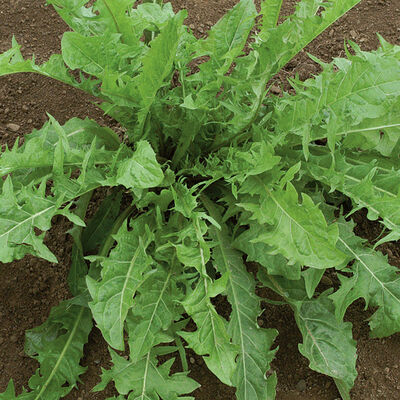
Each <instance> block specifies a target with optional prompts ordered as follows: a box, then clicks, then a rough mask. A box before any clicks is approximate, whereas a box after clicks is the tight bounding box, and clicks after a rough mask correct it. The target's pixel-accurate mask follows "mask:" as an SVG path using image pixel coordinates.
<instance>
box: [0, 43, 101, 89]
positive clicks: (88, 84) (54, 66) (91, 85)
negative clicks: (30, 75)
mask: <svg viewBox="0 0 400 400" xmlns="http://www.w3.org/2000/svg"><path fill="white" fill-rule="evenodd" d="M19 72H35V73H38V74H40V75H44V76H47V77H49V78H53V79H56V80H58V81H60V82H63V83H66V84H68V85H70V86H73V87H76V88H79V89H82V90H84V91H86V92H88V93H90V94H94V95H98V94H99V93H98V89H97V85H98V83H99V81H97V80H92V79H85V78H84V77H83V76H81V79H80V81H77V80H76V79H75V78H74V77H73V76H72V75H71V74H70V72H69V70H68V68H67V67H66V66H65V64H64V60H63V58H62V56H61V55H59V54H53V55H52V56H51V57H50V58H49V60H48V61H47V62H45V63H44V64H42V65H36V64H35V61H34V60H30V59H28V60H24V58H23V57H22V54H21V51H20V46H19V45H18V43H17V41H16V40H15V38H13V41H12V48H11V49H10V50H7V51H6V52H4V53H2V54H0V76H3V75H10V74H16V73H19Z"/></svg>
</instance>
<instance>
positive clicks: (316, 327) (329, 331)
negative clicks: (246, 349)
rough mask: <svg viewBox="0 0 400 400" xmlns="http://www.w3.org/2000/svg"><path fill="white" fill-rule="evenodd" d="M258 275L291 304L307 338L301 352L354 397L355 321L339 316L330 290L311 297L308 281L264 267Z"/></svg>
mask: <svg viewBox="0 0 400 400" xmlns="http://www.w3.org/2000/svg"><path fill="white" fill-rule="evenodd" d="M258 278H259V279H260V280H261V282H262V283H263V284H264V285H266V286H267V287H269V288H271V289H272V290H274V291H275V292H277V293H278V294H279V295H281V296H282V297H283V298H284V299H285V301H287V302H288V303H289V304H290V305H291V307H292V309H293V311H294V315H295V318H296V323H297V326H298V327H299V329H300V332H301V335H302V337H303V343H301V344H299V351H300V353H301V354H302V355H303V356H304V357H306V358H308V359H309V360H310V365H309V366H310V368H311V369H313V370H315V371H317V372H320V373H322V374H325V375H328V376H331V377H332V378H333V379H334V380H335V383H336V385H337V387H338V389H339V391H340V394H341V396H342V398H343V399H345V400H350V395H349V392H350V389H351V388H352V387H353V384H354V380H355V378H356V376H357V370H356V359H357V356H356V342H355V341H354V340H353V338H352V325H351V323H350V322H343V321H342V320H338V319H337V318H336V316H335V307H334V304H333V302H332V300H331V299H329V297H328V296H327V293H323V294H321V295H320V296H319V297H316V298H312V299H309V298H308V296H307V292H306V288H305V283H304V280H299V281H289V280H284V279H282V278H280V277H271V276H268V275H267V274H266V273H265V271H263V270H261V271H260V273H259V274H258Z"/></svg>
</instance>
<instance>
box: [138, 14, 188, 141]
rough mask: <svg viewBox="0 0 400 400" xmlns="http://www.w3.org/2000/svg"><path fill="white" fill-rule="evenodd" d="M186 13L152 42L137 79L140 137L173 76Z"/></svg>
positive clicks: (178, 16)
mask: <svg viewBox="0 0 400 400" xmlns="http://www.w3.org/2000/svg"><path fill="white" fill-rule="evenodd" d="M184 17H185V14H184V13H180V14H178V15H176V17H175V18H174V19H171V20H169V21H168V24H167V25H166V26H165V28H164V29H163V30H162V31H161V32H160V34H159V35H158V36H157V37H156V38H155V39H154V40H153V41H152V42H151V48H150V50H149V51H148V53H147V54H146V55H145V56H144V58H143V61H142V63H143V69H142V72H141V74H140V75H139V76H138V77H137V88H138V91H139V94H140V96H141V106H142V107H141V110H140V112H139V114H138V120H139V126H138V128H137V132H138V137H139V138H141V137H142V135H143V130H144V125H145V122H146V119H147V116H148V113H149V111H150V108H151V106H152V104H153V103H154V101H155V98H156V95H157V92H158V91H159V89H160V88H161V87H163V86H164V85H165V79H166V78H167V77H168V76H170V75H171V72H172V65H173V62H174V60H175V57H176V52H177V49H178V40H179V31H180V29H181V26H182V22H183V19H184Z"/></svg>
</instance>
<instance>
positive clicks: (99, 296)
mask: <svg viewBox="0 0 400 400" xmlns="http://www.w3.org/2000/svg"><path fill="white" fill-rule="evenodd" d="M147 224H148V219H147V218H146V217H141V218H138V219H137V220H135V221H134V222H133V223H132V225H131V230H128V225H127V222H125V223H124V224H123V225H122V226H121V228H120V229H119V231H118V233H117V234H116V235H115V237H114V239H115V240H116V242H117V245H116V247H115V248H114V249H113V250H112V251H111V253H110V255H109V256H108V257H105V258H103V259H101V265H102V270H101V280H100V281H99V282H96V281H95V280H94V279H93V278H91V277H90V276H88V277H87V278H86V283H87V286H88V289H89V292H90V295H91V296H92V299H93V300H92V301H91V302H90V303H89V307H90V309H91V310H92V313H93V318H94V319H95V321H96V324H97V326H98V327H99V329H100V330H101V332H102V334H103V337H104V339H105V340H106V341H107V342H108V343H109V344H110V346H112V347H114V348H115V349H118V350H123V349H124V347H125V346H124V336H123V331H124V323H125V319H126V317H127V315H128V311H129V310H130V309H131V308H132V306H133V304H134V300H133V296H134V295H135V293H136V291H137V289H138V287H139V286H140V285H141V284H142V283H143V281H144V280H145V279H146V275H147V273H148V272H149V268H150V265H151V262H152V261H151V258H150V257H149V256H148V255H147V254H146V249H147V246H148V245H149V242H150V239H151V237H150V236H149V231H148V228H146V226H147ZM89 259H92V258H90V257H89Z"/></svg>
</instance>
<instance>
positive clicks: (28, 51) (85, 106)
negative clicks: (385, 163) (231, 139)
mask: <svg viewBox="0 0 400 400" xmlns="http://www.w3.org/2000/svg"><path fill="white" fill-rule="evenodd" d="M172 3H173V5H174V7H175V9H180V8H187V9H188V11H189V19H188V22H187V24H188V25H190V26H191V27H192V28H193V29H194V31H195V32H196V34H197V35H199V36H202V35H204V32H205V31H206V30H207V29H208V28H209V27H210V26H211V25H212V24H214V23H215V22H216V21H217V20H218V19H219V18H220V17H221V16H222V15H223V14H224V13H225V12H226V11H227V10H228V9H229V8H231V7H232V6H233V5H234V4H235V3H236V1H234V0H175V1H172ZM43 4H44V0H35V1H32V0H0V52H3V51H5V50H6V49H8V48H9V47H10V44H11V37H12V34H14V35H15V37H16V38H17V40H18V42H19V43H20V44H22V45H23V48H22V50H23V53H24V55H25V56H31V55H32V53H34V54H35V55H36V57H37V60H39V61H43V60H46V59H47V58H48V57H49V56H50V54H52V53H54V52H59V50H60V37H61V35H62V33H63V32H64V31H65V30H66V29H67V27H66V25H65V24H64V23H63V22H62V21H61V20H60V19H59V18H58V17H57V15H56V13H55V12H54V11H53V9H52V8H51V7H45V6H44V5H43ZM294 4H295V0H287V1H286V2H285V5H284V10H283V12H284V14H286V15H287V14H288V13H289V12H290V11H291V10H292V9H293V5H294ZM376 32H379V33H381V34H382V35H383V37H384V38H385V39H386V40H388V41H389V42H392V43H396V44H400V3H399V0H376V1H375V0H363V1H362V2H361V4H360V5H359V6H358V7H356V8H355V9H353V10H352V11H351V12H349V13H348V14H347V15H346V16H345V17H344V18H342V19H341V20H340V21H339V22H337V23H336V24H335V25H334V26H333V27H332V28H331V29H329V30H328V31H327V32H325V33H324V34H323V35H321V36H320V37H319V38H318V39H316V40H315V41H314V42H313V43H311V45H310V46H309V47H308V48H307V51H308V52H310V53H312V54H314V55H316V56H318V57H320V58H321V59H322V60H324V61H329V60H331V59H332V57H337V56H343V55H344V50H343V48H344V47H343V41H344V39H353V40H354V41H356V42H357V43H359V44H360V45H361V47H362V48H363V49H365V50H371V49H374V48H376V47H377V45H378V41H377V38H376ZM317 71H318V67H317V66H316V64H315V63H313V62H312V61H311V60H309V59H308V58H307V55H306V53H305V52H302V54H300V55H299V56H298V57H297V58H296V59H295V60H293V61H292V62H291V63H290V64H289V65H288V66H287V67H286V68H285V71H284V73H283V74H281V77H282V78H286V77H288V76H292V75H294V74H296V73H298V74H299V75H300V77H301V78H306V77H309V76H310V75H312V74H315V73H316V72H317ZM92 100H93V99H91V98H89V97H88V96H85V95H83V94H82V93H80V92H78V91H76V90H74V89H71V88H69V87H67V86H65V85H63V84H60V83H57V82H54V81H51V80H48V79H45V78H42V77H38V76H34V75H31V74H22V75H21V74H20V75H16V76H11V77H3V78H0V145H5V144H8V145H12V144H13V143H14V141H15V139H16V138H17V137H18V136H20V137H22V136H23V135H24V134H25V133H29V132H30V131H31V130H32V129H33V128H39V127H41V126H42V124H43V122H44V121H45V119H46V118H47V117H46V112H47V113H50V114H52V115H53V116H54V117H55V118H56V119H57V120H58V121H60V122H61V123H64V122H65V121H66V120H67V119H69V118H70V117H72V116H79V117H85V116H89V117H90V118H93V119H95V120H97V121H98V122H99V123H101V124H107V125H111V126H115V124H114V123H113V122H112V121H110V120H108V119H107V118H104V117H103V116H102V112H101V111H100V110H99V109H97V108H96V106H95V105H93V104H92ZM8 123H14V124H17V125H19V126H20V128H19V130H18V131H17V132H12V131H9V130H8V129H7V128H6V124H8ZM356 221H357V222H358V224H359V225H358V233H359V234H360V235H361V236H364V237H366V238H368V239H370V240H373V239H374V238H375V237H377V235H378V234H379V230H378V228H377V226H376V224H372V223H370V222H368V221H367V220H366V218H365V215H363V214H362V213H359V214H358V215H357V216H356ZM53 222H54V228H53V229H52V230H51V231H50V233H49V234H48V235H47V239H46V241H47V244H48V246H49V247H50V248H51V250H52V251H53V252H54V253H55V254H56V255H57V257H58V259H59V260H60V262H59V264H50V263H48V262H45V261H43V260H39V259H36V258H33V257H26V258H24V259H23V260H21V261H16V262H13V263H11V264H0V274H1V277H2V279H1V280H0V392H2V391H3V390H4V389H5V387H6V385H7V383H8V381H9V379H10V378H13V379H14V381H15V383H16V386H17V389H18V390H19V391H20V390H21V388H22V386H25V387H26V386H27V382H28V379H29V377H30V376H31V375H32V373H33V372H34V370H35V368H36V367H37V365H36V362H35V361H33V360H32V359H30V358H28V357H26V356H25V355H24V351H23V344H24V332H25V330H26V329H29V328H32V327H34V326H36V325H38V324H40V323H42V322H43V321H44V320H45V319H46V318H47V316H48V314H49V311H50V308H51V307H52V306H53V305H55V304H57V303H58V302H59V301H60V300H62V299H65V298H68V297H69V292H68V288H67V283H66V274H67V271H68V268H69V258H70V249H71V242H70V240H69V238H68V236H67V235H66V234H65V232H66V230H67V229H68V224H67V223H66V222H65V221H64V220H63V219H61V218H59V219H57V220H55V221H53ZM382 251H384V252H385V253H387V254H388V255H389V260H390V262H391V263H392V264H393V265H397V266H400V247H399V245H397V244H388V245H386V246H384V248H383V249H382ZM368 315H369V314H368V313H367V312H365V311H363V304H362V303H357V304H355V305H353V306H352V307H351V309H350V311H349V312H348V313H347V315H346V318H347V319H348V320H349V321H351V322H352V323H353V326H354V329H353V332H354V337H355V339H357V341H358V364H357V365H358V372H359V376H358V378H357V381H356V385H355V387H354V389H353V392H352V398H353V399H354V400H375V399H386V400H395V399H398V398H400V367H399V364H400V361H399V360H400V335H399V334H397V335H393V336H392V337H390V338H387V339H382V340H371V339H368V324H367V322H366V318H367V317H368ZM260 321H261V323H262V324H263V326H266V327H275V328H277V329H278V330H279V336H278V339H277V344H278V345H279V351H278V352H277V357H276V359H275V361H274V362H273V365H272V369H273V370H274V371H276V372H277V374H278V381H279V384H278V394H277V399H278V400H292V399H293V400H294V399H296V400H306V399H307V400H313V399H315V400H334V399H337V398H339V394H338V392H337V390H336V388H335V385H334V383H333V381H332V380H331V379H330V378H328V377H325V376H323V375H320V374H317V373H315V372H313V371H311V370H310V369H308V367H307V364H308V362H307V360H306V359H305V358H303V357H302V356H301V355H300V354H299V352H298V351H297V344H298V343H299V341H300V340H301V337H300V334H299V332H298V330H297V328H296V325H295V322H294V319H293V316H292V314H291V311H290V310H289V309H287V308H285V307H282V306H271V305H268V306H266V308H265V311H264V313H263V314H262V316H261V318H260ZM108 360H109V357H108V352H107V347H106V345H105V343H104V341H103V340H102V338H101V335H100V333H99V332H98V331H97V330H94V331H93V332H92V334H91V335H90V341H89V344H88V345H87V346H86V347H85V357H84V359H83V365H86V366H88V372H87V373H86V374H85V375H84V376H83V377H82V380H83V382H84V383H83V384H81V385H80V386H79V389H78V390H75V391H74V392H73V393H71V394H70V395H69V396H68V397H67V399H70V400H72V399H75V400H76V399H79V400H81V399H98V400H103V399H106V398H107V397H109V396H111V395H113V394H114V390H113V388H112V387H109V388H108V390H107V391H106V392H102V393H99V394H93V393H90V390H91V389H92V388H93V386H94V385H95V384H96V383H97V382H98V379H99V378H98V376H99V372H100V366H103V367H106V366H107V364H108ZM190 362H191V368H192V370H193V372H192V376H193V378H195V379H196V380H198V381H199V382H200V383H201V384H202V387H201V388H200V389H198V390H197V391H196V392H195V394H194V396H195V398H196V399H198V400H209V399H213V400H223V399H224V400H226V399H234V393H233V391H232V390H231V389H230V388H227V387H226V386H224V385H223V384H221V383H219V382H218V381H217V380H216V379H215V378H214V377H213V376H212V375H211V374H210V373H209V372H208V370H207V368H206V367H205V365H204V363H203V361H202V360H201V359H199V358H197V357H195V356H194V355H192V356H191V357H190ZM302 386H303V387H302ZM298 389H301V390H298Z"/></svg>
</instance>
